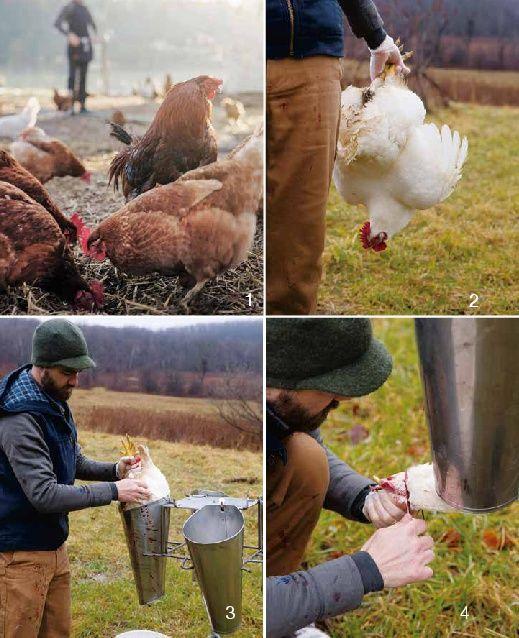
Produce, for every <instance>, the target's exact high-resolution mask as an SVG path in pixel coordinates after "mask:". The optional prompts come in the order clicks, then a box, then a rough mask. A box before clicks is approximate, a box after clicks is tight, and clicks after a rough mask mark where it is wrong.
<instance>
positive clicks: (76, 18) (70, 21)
mask: <svg viewBox="0 0 519 638" xmlns="http://www.w3.org/2000/svg"><path fill="white" fill-rule="evenodd" d="M64 25H66V26H67V28H65V27H64ZM54 26H55V27H56V29H58V31H60V32H61V33H63V35H66V36H67V41H68V88H69V91H70V95H71V97H72V115H74V114H75V113H74V103H75V102H79V104H80V106H81V111H80V112H81V113H86V112H87V109H86V97H87V91H86V77H87V70H88V65H89V63H90V62H91V61H92V58H93V56H94V54H93V50H92V40H91V38H90V34H89V27H90V28H91V29H92V30H93V31H94V33H97V27H96V25H95V22H94V20H93V18H92V15H91V13H90V11H89V10H88V8H87V7H86V6H85V5H84V3H83V0H71V2H69V3H68V4H67V5H65V6H64V7H63V9H62V10H61V12H60V14H59V16H58V17H57V19H56V22H55V23H54Z"/></svg>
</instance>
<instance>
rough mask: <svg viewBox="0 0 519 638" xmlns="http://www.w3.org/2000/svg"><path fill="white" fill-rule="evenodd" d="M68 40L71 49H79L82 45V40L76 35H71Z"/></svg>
mask: <svg viewBox="0 0 519 638" xmlns="http://www.w3.org/2000/svg"><path fill="white" fill-rule="evenodd" d="M67 40H68V43H69V44H70V46H71V47H78V46H79V45H80V44H81V39H80V38H79V37H78V36H77V35H76V34H75V33H69V34H68V36H67Z"/></svg>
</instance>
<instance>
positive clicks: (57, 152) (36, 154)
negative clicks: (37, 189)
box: [9, 126, 91, 184]
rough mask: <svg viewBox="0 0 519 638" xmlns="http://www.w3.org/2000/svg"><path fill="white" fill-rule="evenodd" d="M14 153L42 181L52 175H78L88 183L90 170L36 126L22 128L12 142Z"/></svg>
mask: <svg viewBox="0 0 519 638" xmlns="http://www.w3.org/2000/svg"><path fill="white" fill-rule="evenodd" d="M9 150H10V151H11V153H12V154H13V156H14V157H15V158H16V159H17V160H18V161H19V162H20V164H21V165H22V166H24V167H25V168H26V169H27V170H28V171H29V172H30V173H32V174H33V175H34V176H35V177H36V178H38V179H39V180H40V182H41V183H42V184H45V182H48V181H49V180H51V179H52V178H53V177H66V176H67V175H70V176H71V177H80V178H81V179H82V180H83V181H85V182H87V183H90V178H91V174H90V173H89V171H87V170H86V168H85V166H84V164H83V163H82V162H81V160H79V159H78V158H77V157H76V156H75V155H74V153H73V152H72V151H71V150H70V149H69V148H68V147H67V146H66V145H65V144H63V142H60V141H59V140H57V139H55V138H53V137H49V136H48V135H47V134H46V133H45V131H44V130H43V129H41V128H38V127H37V126H33V127H32V128H27V129H25V130H24V131H23V132H22V134H21V135H20V137H19V138H18V139H17V140H16V141H15V142H13V143H12V144H11V146H10V147H9Z"/></svg>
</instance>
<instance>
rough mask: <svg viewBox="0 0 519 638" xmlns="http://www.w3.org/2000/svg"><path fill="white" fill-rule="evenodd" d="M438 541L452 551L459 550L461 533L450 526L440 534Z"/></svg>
mask: <svg viewBox="0 0 519 638" xmlns="http://www.w3.org/2000/svg"><path fill="white" fill-rule="evenodd" d="M440 543H444V544H445V545H447V547H448V548H449V549H451V550H452V551H454V552H460V551H461V547H460V545H461V534H460V533H459V532H458V530H457V529H454V528H453V527H450V528H449V529H448V530H446V531H445V532H444V533H443V534H442V535H441V537H440Z"/></svg>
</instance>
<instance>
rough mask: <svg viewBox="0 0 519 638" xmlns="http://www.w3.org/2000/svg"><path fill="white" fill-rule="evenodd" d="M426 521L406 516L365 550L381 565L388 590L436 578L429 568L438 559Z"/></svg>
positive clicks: (380, 534) (388, 528) (374, 539)
mask: <svg viewBox="0 0 519 638" xmlns="http://www.w3.org/2000/svg"><path fill="white" fill-rule="evenodd" d="M425 528H426V525H425V521H423V520H421V519H418V518H413V517H412V516H410V515H409V514H405V516H404V517H403V519H402V520H401V521H399V522H398V523H395V524H394V525H391V526H390V527H385V528H384V529H379V530H377V531H376V532H375V533H374V534H373V536H372V537H371V538H370V539H368V541H367V542H366V543H365V544H364V546H363V547H362V551H364V552H368V554H370V556H371V558H372V559H373V560H374V561H375V563H376V564H377V567H378V569H379V571H380V573H381V575H382V578H383V580H384V587H400V586H401V585H407V584H409V583H415V582H418V581H420V580H427V579H429V578H431V576H432V575H433V571H432V569H431V568H430V567H427V565H428V563H430V562H431V561H432V560H433V558H434V552H433V546H434V542H433V539H432V538H431V537H430V536H420V534H423V533H424V532H425Z"/></svg>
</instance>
